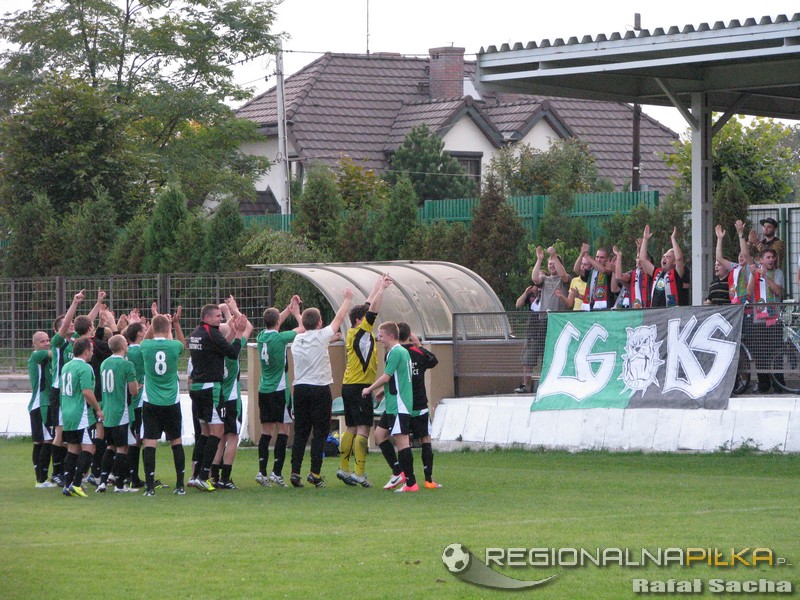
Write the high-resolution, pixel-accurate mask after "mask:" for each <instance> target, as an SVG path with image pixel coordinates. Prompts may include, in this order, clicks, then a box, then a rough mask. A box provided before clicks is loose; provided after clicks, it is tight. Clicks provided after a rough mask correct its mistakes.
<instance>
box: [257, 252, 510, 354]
mask: <svg viewBox="0 0 800 600" xmlns="http://www.w3.org/2000/svg"><path fill="white" fill-rule="evenodd" d="M250 266H251V267H252V268H254V269H263V270H269V271H286V272H288V273H295V274H297V275H300V276H302V277H305V278H306V279H308V280H309V281H310V282H311V283H313V284H314V285H315V286H316V287H317V288H318V289H319V290H320V291H321V292H322V293H323V295H324V296H325V298H326V299H327V300H328V302H330V304H331V307H333V310H338V309H339V307H340V306H341V304H342V298H343V293H344V289H345V288H346V287H350V288H352V289H353V292H354V293H353V303H354V304H362V303H364V302H365V301H366V299H367V297H368V296H369V294H370V292H371V291H372V288H373V286H374V285H375V281H376V279H377V277H378V275H380V274H381V273H388V274H389V275H391V277H392V279H393V280H394V285H393V286H391V287H389V288H388V289H387V290H386V292H385V293H384V297H383V305H382V307H381V310H380V319H381V320H383V321H405V322H406V323H408V324H409V325H410V326H411V330H412V331H414V333H416V334H417V335H418V336H419V337H420V338H421V339H437V338H438V339H450V338H451V337H452V327H453V326H452V323H453V316H452V315H453V313H454V312H502V311H503V305H502V303H501V302H500V299H499V298H498V297H497V294H495V293H494V291H493V290H492V288H491V287H489V284H487V283H486V281H484V280H483V278H481V277H480V276H479V275H477V274H476V273H474V272H472V271H470V270H469V269H467V268H465V267H462V266H460V265H456V264H453V263H446V262H434V261H387V262H370V263H310V264H280V265H250ZM345 322H346V323H345V324H347V323H349V321H348V319H347V318H346V319H345Z"/></svg>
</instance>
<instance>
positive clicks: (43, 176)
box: [0, 78, 148, 222]
mask: <svg viewBox="0 0 800 600" xmlns="http://www.w3.org/2000/svg"><path fill="white" fill-rule="evenodd" d="M128 118H129V111H128V109H127V108H126V107H125V106H122V105H120V104H118V103H116V102H115V101H114V99H113V98H112V97H111V95H110V94H108V93H107V92H106V91H105V90H102V89H95V88H92V87H90V86H88V85H87V84H85V83H82V82H80V81H75V80H70V79H66V78H57V79H56V80H55V81H54V82H53V84H52V85H42V86H40V88H39V94H38V95H36V96H35V97H33V98H32V99H31V100H30V102H28V103H27V104H26V105H24V106H22V107H21V108H20V109H19V110H18V111H16V112H14V113H13V114H11V115H8V116H7V117H6V118H5V119H2V120H0V154H2V156H3V161H2V162H0V202H2V207H3V209H4V210H5V212H7V213H8V212H14V211H15V210H17V209H18V208H19V207H20V206H21V205H23V204H25V203H26V202H29V201H30V200H31V199H32V198H33V197H34V195H36V194H45V195H46V196H47V197H48V199H49V200H50V203H51V204H52V206H53V209H54V210H55V212H56V214H57V215H58V216H59V217H60V218H63V217H64V216H65V215H66V214H67V213H69V212H70V211H71V210H72V209H73V208H74V207H75V206H77V205H78V204H80V202H82V201H83V200H84V199H85V198H90V197H92V196H94V195H95V193H96V191H97V190H98V189H100V188H103V189H105V190H107V193H108V195H109V197H110V199H111V201H112V202H113V203H114V206H115V208H116V211H117V214H116V218H117V219H118V221H119V222H124V221H126V220H127V219H128V218H130V217H131V216H132V215H133V213H134V212H135V209H136V207H137V206H138V205H140V204H141V202H142V201H143V199H144V198H145V197H146V195H147V193H148V189H147V186H146V185H144V184H145V182H143V181H142V180H141V178H140V174H141V170H142V168H143V167H144V166H145V164H146V162H147V157H146V156H144V155H143V154H142V152H141V148H139V146H138V143H136V142H135V141H134V140H132V139H131V137H130V136H129V133H128V131H127V129H128Z"/></svg>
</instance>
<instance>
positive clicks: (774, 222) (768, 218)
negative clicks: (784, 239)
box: [759, 217, 778, 227]
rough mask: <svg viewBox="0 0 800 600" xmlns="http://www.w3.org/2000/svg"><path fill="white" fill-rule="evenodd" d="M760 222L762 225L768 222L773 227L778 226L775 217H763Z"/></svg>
mask: <svg viewBox="0 0 800 600" xmlns="http://www.w3.org/2000/svg"><path fill="white" fill-rule="evenodd" d="M759 223H761V224H762V225H766V224H767V223H769V224H770V225H772V226H773V227H777V226H778V222H777V221H776V220H775V219H773V218H772V217H767V218H766V219H761V220H760V221H759Z"/></svg>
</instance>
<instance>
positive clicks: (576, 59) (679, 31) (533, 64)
mask: <svg viewBox="0 0 800 600" xmlns="http://www.w3.org/2000/svg"><path fill="white" fill-rule="evenodd" d="M478 75H479V82H480V85H481V86H483V87H485V88H486V89H490V90H497V91H502V92H517V93H526V94H547V95H552V96H564V97H569V98H587V99H591V100H615V101H618V102H638V103H641V104H655V105H663V106H673V105H676V104H677V105H682V106H683V107H688V106H690V104H691V100H690V99H691V94H692V93H696V92H703V93H706V94H707V95H708V105H709V107H710V109H711V110H715V111H719V112H726V111H729V110H732V111H734V112H737V113H742V114H749V115H760V116H767V117H778V118H788V119H797V118H798V117H799V116H800V13H797V14H795V15H794V16H793V17H792V18H791V19H789V18H787V17H786V16H785V15H780V16H778V17H777V18H775V19H774V20H772V19H771V18H770V17H763V18H762V19H760V21H758V22H756V20H755V19H752V18H751V19H747V20H746V21H745V22H744V23H743V24H742V23H740V22H739V21H737V20H734V21H731V22H730V23H729V24H728V25H727V26H726V25H725V24H724V23H723V22H722V21H718V22H717V23H715V24H714V25H709V24H707V23H702V24H700V25H699V26H698V27H697V28H695V27H694V26H692V25H686V26H685V27H683V28H679V27H677V26H673V27H670V28H668V30H667V31H664V29H662V28H660V27H659V28H657V29H655V30H654V31H653V32H652V33H651V32H650V31H648V30H647V29H643V30H641V31H627V32H625V33H623V34H620V33H613V34H611V35H610V36H606V35H604V34H600V35H598V36H596V37H595V38H592V36H588V35H587V36H584V37H583V38H582V39H581V40H580V41H579V40H578V38H577V37H572V38H570V39H569V40H568V41H566V42H565V41H564V40H563V39H560V38H559V39H556V40H554V41H552V42H551V41H550V40H543V41H542V42H541V43H540V44H536V42H530V43H529V44H527V45H526V46H523V45H522V44H520V43H518V44H515V45H514V46H513V48H511V47H509V46H508V45H507V44H504V45H503V46H502V47H501V48H500V50H499V51H498V50H497V48H496V47H495V46H489V48H488V50H486V51H484V50H483V48H482V49H481V51H480V53H479V55H478ZM684 116H686V114H684Z"/></svg>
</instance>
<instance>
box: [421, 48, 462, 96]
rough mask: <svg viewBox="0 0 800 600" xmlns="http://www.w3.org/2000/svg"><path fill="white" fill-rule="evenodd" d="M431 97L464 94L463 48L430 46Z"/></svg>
mask: <svg viewBox="0 0 800 600" xmlns="http://www.w3.org/2000/svg"><path fill="white" fill-rule="evenodd" d="M428 52H429V53H430V55H431V66H430V80H431V98H461V97H462V96H463V95H464V48H453V47H447V48H431V49H430V50H428Z"/></svg>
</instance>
